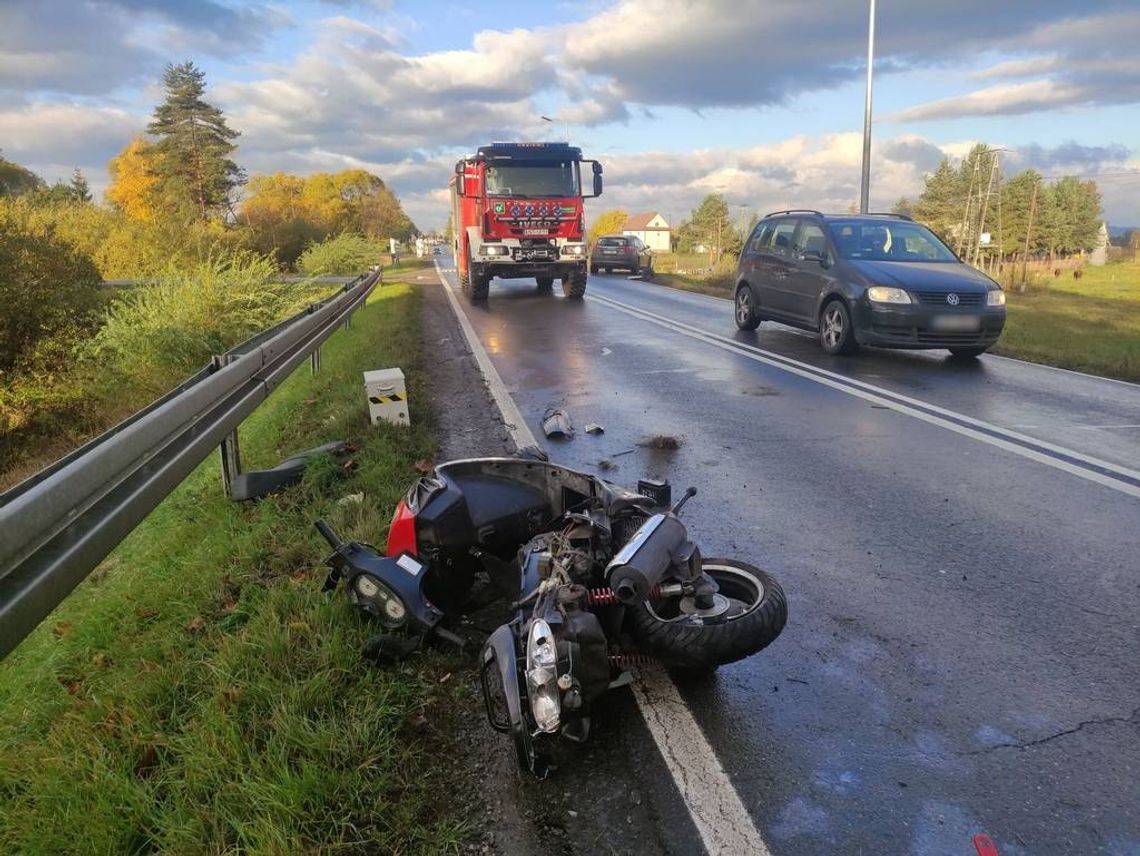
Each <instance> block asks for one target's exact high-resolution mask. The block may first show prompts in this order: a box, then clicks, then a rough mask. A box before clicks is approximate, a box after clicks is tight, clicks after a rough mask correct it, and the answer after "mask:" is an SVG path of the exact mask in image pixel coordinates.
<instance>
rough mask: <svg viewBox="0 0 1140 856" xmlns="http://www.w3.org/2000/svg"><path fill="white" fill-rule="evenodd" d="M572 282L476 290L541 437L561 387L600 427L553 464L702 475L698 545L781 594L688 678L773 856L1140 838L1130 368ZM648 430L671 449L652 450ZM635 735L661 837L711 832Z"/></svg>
mask: <svg viewBox="0 0 1140 856" xmlns="http://www.w3.org/2000/svg"><path fill="white" fill-rule="evenodd" d="M445 275H446V276H447V277H448V279H449V280H450V281H451V283H452V285H454V274H453V273H451V272H447V273H446V274H445ZM555 292H556V294H555V296H553V297H552V296H549V295H542V294H540V293H538V292H537V291H536V290H535V287H534V285H533V284H532V283H530V282H527V281H522V280H520V281H514V282H512V281H502V280H495V281H494V282H493V283H492V287H491V297H490V301H489V302H488V303H487V304H486V305H485V306H478V307H473V306H469V305H466V303H465V301H464V306H465V311H466V312H467V314H468V317H469V318H470V320H471V322H472V324H473V325H474V327H475V329H476V331H477V333H478V335H479V337H480V340H481V341H482V343H483V345H484V346H485V347H486V349H487V351H488V352H489V354H490V356H491V359H492V362H493V363H494V364H495V367H496V368H497V370H498V372H499V373H500V375H501V376H502V378H503V380H504V381H505V383H506V385H507V387H508V389H509V390H510V391H511V394H512V396H513V397H514V399H515V401H516V403H517V404H518V406H519V408H520V410H521V412H522V414H523V416H524V417H525V418H526V420H527V422H528V424H529V425H530V427H531V429H532V430H533V431H534V433H535V434H536V435H539V436H541V430H540V423H541V419H542V415H543V412H544V411H545V410H546V408H548V407H552V406H556V407H563V408H565V409H566V410H567V411H568V412H569V413H570V415H571V416H572V418H573V419H574V421H575V423H576V424H577V425H578V427H579V428H581V427H582V426H584V425H585V424H586V423H588V422H597V423H600V424H601V425H603V426H604V427H605V433H604V434H603V435H600V436H591V435H587V434H585V433H581V432H579V433H578V435H577V436H576V437H575V438H574V439H572V440H569V441H563V442H554V441H547V445H548V448H549V450H550V453H551V457H552V458H553V459H555V460H558V461H561V462H564V463H566V464H567V465H571V466H576V467H579V468H583V469H589V470H593V471H596V472H604V474H605V475H606V477H608V478H611V479H613V480H615V481H619V482H626V483H630V484H632V483H634V482H635V481H636V479H637V478H638V477H639V476H641V475H644V474H653V475H663V476H666V477H668V478H669V480H670V481H671V482H672V483H673V484H674V485H676V486H677V487H678V488H683V487H685V486H687V485H690V484H691V485H695V486H697V487H698V488H699V490H700V494H699V495H698V496H697V497H696V498H695V499H694V500H693V501H692V502H690V503H689V505H688V506H686V510H685V520H686V523H687V525H688V526H689V529H690V532H691V533H692V534H693V536H694V537H695V538H696V540H698V541H699V543H700V544H701V546H702V550H703V552H704V553H705V555H727V556H739V557H741V558H744V559H747V560H750V561H753V562H755V563H757V564H760V565H763V566H765V567H767V568H768V569H769V570H771V571H772V572H773V573H775V574H776V575H777V577H778V578H779V579H780V580H781V581H782V583H783V584H784V586H785V588H786V590H787V592H788V594H789V600H790V609H791V617H790V621H789V625H788V627H787V629H786V630H785V631H784V634H783V635H782V636H781V638H780V639H779V640H778V641H777V642H776V643H775V644H774V645H773V646H772V647H771V648H769V649H768V650H767V651H765V652H763V653H762V654H760V655H759V656H757V657H754V658H750V659H749V660H747V661H744V662H742V663H738V664H734V665H732V666H729V667H725V668H723V669H721V670H720V672H719V673H718V674H717V676H716V678H715V679H714V680H713V681H711V682H708V683H705V684H702V685H697V686H685V687H682V691H683V693H684V696H685V698H686V700H687V701H688V703H689V705H690V707H691V708H692V709H693V711H694V713H695V715H696V717H697V719H698V722H699V724H700V726H701V728H702V729H703V731H704V733H705V735H706V736H707V738H708V740H709V741H710V742H711V744H712V745H713V746H714V747H715V749H716V752H717V755H718V756H719V758H720V760H721V762H722V764H723V766H724V768H725V770H726V772H727V774H728V776H729V778H730V780H731V782H732V785H733V786H734V787H735V789H736V790H737V792H738V793H739V795H740V797H741V799H742V801H743V803H744V805H745V806H746V808H747V810H748V811H749V813H750V814H751V816H752V819H753V821H754V822H755V824H756V826H757V827H758V828H759V829H760V830H761V832H762V833H763V835H764V838H765V839H766V841H767V843H768V846H769V848H770V849H771V851H772V852H773V853H775V854H818V853H824V852H835V853H859V852H886V853H923V854H925V853H938V854H942V853H946V854H952V853H961V854H967V853H972V852H973V848H972V846H971V844H970V839H971V837H972V836H973V835H975V834H977V833H979V832H986V833H988V834H989V835H991V836H992V837H993V838H994V840H995V841H996V842H997V844H998V847H999V850H1000V852H1001V853H1002V854H1018V853H1065V854H1069V853H1082V854H1084V853H1114V854H1117V853H1119V854H1125V853H1127V854H1135V853H1140V479H1138V478H1137V474H1136V473H1135V472H1134V470H1133V469H1130V468H1136V467H1138V466H1140V387H1138V386H1135V385H1131V384H1124V383H1118V382H1113V381H1106V380H1101V379H1096V378H1091V377H1088V376H1084V375H1078V374H1074V373H1067V372H1061V371H1057V370H1053V369H1048V368H1045V367H1040V366H1033V365H1029V364H1025V363H1021V362H1017V361H1013V360H1005V359H1001V358H997V357H992V356H986V357H983V358H982V359H981V360H979V361H978V362H977V363H976V364H974V365H966V366H962V365H959V364H956V363H953V362H950V361H948V360H947V358H946V353H945V352H909V353H907V352H886V351H869V352H865V353H864V354H862V355H861V356H858V357H855V358H832V357H827V356H826V355H824V354H822V352H820V351H819V350H818V348H817V347H816V346H815V343H814V341H813V340H812V339H811V338H810V337H808V336H806V335H804V334H800V333H797V332H795V331H791V330H788V329H786V328H781V327H778V326H775V325H770V324H765V325H762V326H761V327H760V329H759V330H758V331H757V332H756V333H741V332H738V331H736V329H735V327H734V325H733V322H732V310H731V305H730V304H729V303H728V302H726V301H719V300H716V299H713V298H708V297H704V296H701V295H693V294H686V293H682V292H677V291H673V290H671V289H664V288H660V287H655V286H651V285H647V284H645V283H640V282H637V281H632V280H627V279H625V278H622V277H616V276H591V277H590V283H589V289H588V292H587V297H586V300H585V301H582V302H573V301H569V300H565V299H563V298H562V297H561V294H560V293H559V291H558V289H557V288H556V289H555ZM656 434H668V435H673V436H676V437H678V438H680V440H681V442H682V445H681V448H680V449H678V450H676V451H672V452H661V451H654V450H652V449H649V448H645V447H642V446H639V445H637V444H638V443H639V442H641V441H643V440H645V439H646V438H648V437H650V436H652V435H656ZM629 450H632V451H629ZM602 461H608V462H610V463H611V464H612V465H614V466H615V467H616V468H614V469H608V470H602V469H600V467H601V466H602V465H601V462H602ZM622 704H626V703H625V702H622V703H619V707H620V706H621V705H622ZM626 706H627V707H628V704H626ZM621 724H622V725H623V726H624V727H626V728H628V729H632V728H636V725H637V720H636V716H635V715H634V716H628V715H627V716H626V717H625V718H624V719H623V720H622V722H621ZM604 739H605V737H604V734H603V740H604ZM621 739H622V744H621V746H622V749H623V751H627V752H639V753H640V756H639V757H638V758H636V759H634V760H632V761H628V760H627V761H626V762H623V764H622V765H621V769H622V775H623V776H626V777H629V778H630V779H631V780H632V785H631V787H633V788H634V789H636V790H637V791H638V793H642V792H644V793H645V794H647V795H648V797H647V801H648V804H647V806H645V807H644V811H642V812H641V813H640V814H639V817H642V816H643V817H644V818H645V822H647V823H651V824H653V825H655V826H656V828H657V830H658V832H657V834H656V835H654V842H653V849H655V850H660V851H662V852H676V853H690V852H693V851H692V847H693V842H694V837H693V830H692V828H691V826H690V825H689V824H688V822H687V819H686V818H685V817H684V814H683V812H680V811H678V810H677V809H678V806H677V799H676V796H675V794H674V795H671V793H670V790H669V787H668V785H667V784H666V783H663V781H662V773H661V768H660V765H659V764H657V763H656V762H655V761H654V759H653V758H652V757H650V756H651V755H652V752H653V749H652V744H651V743H649V742H648V740H647V738H645V737H644V736H639V735H638V734H636V733H629V734H626V735H625V736H623V737H622V738H621ZM504 751H506V747H504ZM600 787H601V790H602V791H603V792H604V791H605V790H606V787H605V786H604V785H602V786H600ZM623 787H624V786H623ZM630 822H631V823H632V820H631V821H630ZM642 841H644V839H642ZM630 846H631V847H632V848H633V849H635V850H636V849H637V846H636V845H630ZM647 849H648V845H647Z"/></svg>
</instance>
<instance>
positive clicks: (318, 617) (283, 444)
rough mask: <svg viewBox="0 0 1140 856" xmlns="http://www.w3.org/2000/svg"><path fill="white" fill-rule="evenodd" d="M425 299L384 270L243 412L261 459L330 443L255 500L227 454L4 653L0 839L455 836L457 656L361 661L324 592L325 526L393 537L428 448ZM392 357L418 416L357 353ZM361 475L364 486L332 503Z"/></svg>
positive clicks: (184, 841)
mask: <svg viewBox="0 0 1140 856" xmlns="http://www.w3.org/2000/svg"><path fill="white" fill-rule="evenodd" d="M418 311H419V302H418V299H417V295H416V294H414V293H413V292H411V291H410V290H409V288H408V287H407V286H402V285H401V286H385V287H384V289H383V290H382V291H379V292H377V293H376V294H375V295H374V296H373V298H372V299H371V301H370V302H369V305H368V306H367V307H366V308H365V309H364V310H363V311H361V312H360V313H358V314H357V316H356V317H355V319H354V322H353V327H352V329H351V330H350V331H349V332H347V333H346V332H344V331H338V332H337V333H336V334H335V335H334V336H333V337H332V338H331V339H330V340H329V342H328V343H327V344H326V346H325V352H324V355H323V365H322V372H321V374H319V375H317V376H310V374H309V371H308V368H307V367H302V368H301V369H300V370H299V371H298V372H297V373H295V374H294V376H293V377H292V378H290V380H289V381H288V382H287V383H285V384H284V385H283V386H282V387H281V388H280V389H279V390H277V391H276V392H275V393H274V395H273V396H272V398H271V399H270V400H269V401H268V402H266V403H265V404H264V405H263V406H262V407H261V408H260V409H259V410H258V411H257V412H256V413H255V414H254V415H253V416H251V417H250V419H248V420H247V421H246V423H245V424H244V426H243V428H242V433H241V442H242V452H243V459H244V462H245V464H246V466H247V467H257V466H267V465H271V464H273V463H276V462H277V461H278V460H279V459H280V458H282V457H283V456H284V455H286V454H288V453H289V452H293V451H297V450H300V449H304V448H309V447H312V446H314V445H318V444H319V443H321V442H326V441H328V440H330V439H333V438H341V439H346V440H349V441H351V442H353V443H355V444H356V446H357V448H358V452H357V453H356V454H355V456H354V457H355V460H356V461H357V463H358V467H357V468H356V469H355V470H353V471H352V472H346V471H345V470H344V469H342V467H341V466H340V465H339V464H336V463H334V462H332V461H328V462H324V463H323V464H322V465H318V466H314V467H311V468H310V471H309V473H308V474H307V475H306V479H305V481H304V483H303V484H302V485H300V486H298V487H295V488H292V489H290V490H288V491H286V492H285V493H283V494H281V495H280V496H277V497H273V498H270V499H267V500H265V501H262V502H260V503H257V504H247V505H238V504H235V503H232V502H229V501H228V500H227V499H225V498H224V497H223V496H222V494H221V487H220V480H219V476H218V462H217V455H216V454H215V455H214V456H212V457H211V459H209V460H207V461H206V462H204V463H203V465H202V466H201V467H199V468H198V469H197V470H196V471H195V473H194V474H193V475H192V476H191V477H190V478H189V479H188V480H187V481H186V482H184V483H183V485H182V486H181V487H180V488H179V489H178V490H177V491H175V493H174V494H173V495H172V496H171V497H169V498H168V499H167V500H166V501H165V502H164V503H163V504H162V505H161V506H160V507H159V508H158V509H157V510H156V511H155V512H154V513H153V514H152V515H151V516H150V517H149V518H148V519H147V520H146V521H145V522H144V523H143V524H142V525H141V526H140V527H139V528H138V529H136V530H135V532H134V533H133V534H132V535H131V536H130V537H129V538H128V539H127V540H126V541H125V542H124V543H123V544H122V545H120V547H119V548H118V549H117V550H116V551H115V552H114V553H113V554H112V556H111V557H109V559H108V560H107V561H106V562H104V563H103V565H102V566H101V567H100V568H99V569H98V570H97V571H96V572H95V573H94V574H92V576H91V577H90V578H89V579H88V580H87V581H86V582H85V583H84V584H83V585H81V586H80V587H79V589H77V590H76V591H75V592H74V593H73V594H72V595H71V596H70V597H69V598H68V599H67V600H66V601H65V602H64V603H63V604H62V605H61V606H60V608H58V609H57V610H56V612H55V613H54V614H53V615H52V616H51V617H50V618H49V619H48V620H47V621H46V622H45V623H44V624H43V625H41V626H40V627H39V628H38V629H37V630H36V631H35V632H34V633H33V634H32V635H31V636H30V637H29V638H28V639H26V640H25V641H24V643H23V644H22V645H21V646H20V647H19V648H18V649H17V650H16V652H14V653H13V654H12V655H11V656H9V657H8V658H7V660H5V661H3V662H0V852H3V853H21V854H24V853H30V854H36V853H45V854H46V853H51V854H56V853H116V854H117V853H145V852H155V851H161V852H176V853H231V852H251V853H282V854H284V853H299V852H315V851H321V852H375V853H441V852H456V851H457V850H458V849H459V847H460V846H461V842H462V840H463V839H464V837H465V835H466V834H467V827H466V825H465V820H464V818H463V817H462V816H460V815H459V811H458V810H457V809H456V808H455V807H454V802H453V801H451V800H441V799H439V794H440V793H449V792H450V791H449V789H450V788H451V787H452V785H451V782H452V779H451V778H450V777H449V776H448V771H447V770H445V769H444V768H443V767H442V765H441V764H440V763H439V762H438V761H437V760H436V759H435V758H434V748H433V743H436V744H438V743H439V742H440V741H442V740H443V739H445V735H446V734H447V729H448V728H449V725H450V719H449V717H450V714H449V713H448V710H449V709H450V707H449V704H448V702H449V700H450V698H451V696H450V694H451V693H453V692H456V691H457V690H454V689H452V687H453V686H454V685H455V684H456V683H457V682H450V683H448V684H444V685H441V684H440V683H439V681H438V675H439V672H440V670H442V669H445V668H450V667H451V665H453V664H449V663H447V662H445V661H443V660H442V659H441V658H439V657H438V655H432V656H428V657H425V658H423V659H421V660H419V661H417V662H416V663H415V665H406V666H404V667H402V668H401V669H399V670H381V669H375V668H367V667H365V666H364V665H363V664H362V663H361V661H360V658H359V653H358V652H359V648H360V645H361V643H362V642H363V641H364V639H365V638H366V637H367V635H368V634H369V626H368V625H367V624H366V623H365V622H363V621H362V620H360V619H359V618H358V617H357V616H356V615H355V614H354V613H353V611H352V610H351V609H350V607H349V606H348V604H347V602H346V600H345V599H344V597H343V595H342V594H339V593H338V595H337V596H336V597H332V598H330V597H328V596H326V595H322V594H321V592H320V587H321V583H322V581H323V578H324V574H323V569H322V566H321V564H320V563H321V561H322V559H323V557H324V556H325V555H326V554H327V552H328V550H327V547H326V546H325V545H324V543H323V541H321V540H320V539H319V537H318V536H317V534H316V532H315V530H314V529H313V527H312V521H313V519H314V518H316V517H317V516H326V517H328V518H329V519H330V520H331V521H332V522H333V524H334V525H335V526H337V527H338V528H339V529H340V530H341V532H342V534H344V535H345V536H347V537H352V538H358V539H361V540H366V541H370V542H382V541H383V534H384V531H385V528H386V525H387V520H388V517H389V516H390V515H391V510H392V507H393V506H394V504H395V501H396V500H397V498H398V496H399V495H400V494H401V493H402V491H403V490H404V489H405V488H406V487H407V485H408V484H409V483H410V481H411V479H412V478H413V477H414V476H415V475H416V474H415V471H414V469H413V467H412V464H413V462H414V461H416V460H417V459H419V458H422V457H430V456H431V455H432V453H433V450H434V440H433V432H432V429H431V423H430V414H428V413H427V412H426V408H425V406H424V404H423V402H425V400H426V399H425V395H424V390H423V388H422V385H421V384H420V383H419V381H418V378H419V377H420V374H419V371H418V369H419V367H420V366H421V365H422V362H421V360H422V358H421V355H420V354H419V351H418V335H419V323H418ZM390 365H400V366H402V367H403V368H404V371H405V373H407V374H408V376H409V379H410V385H411V389H410V401H411V405H412V408H411V413H412V425H413V427H412V428H410V429H400V428H397V427H394V426H377V427H373V426H370V425H369V424H368V421H367V415H366V409H365V405H364V398H363V394H362V380H361V372H362V371H364V370H366V369H373V368H381V367H384V366H390ZM360 492H363V493H364V495H365V501H364V502H363V503H361V504H347V505H343V506H342V505H338V503H337V502H336V500H337V499H338V498H339V497H343V496H345V495H347V494H353V493H360Z"/></svg>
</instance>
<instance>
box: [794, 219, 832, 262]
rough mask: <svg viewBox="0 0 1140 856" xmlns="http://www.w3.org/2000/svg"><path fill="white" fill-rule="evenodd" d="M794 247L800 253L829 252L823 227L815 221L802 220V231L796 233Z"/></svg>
mask: <svg viewBox="0 0 1140 856" xmlns="http://www.w3.org/2000/svg"><path fill="white" fill-rule="evenodd" d="M794 249H795V251H796V252H797V253H798V254H800V255H803V254H804V253H820V254H822V253H825V252H827V238H825V237H824V235H823V229H822V228H820V227H819V226H818V225H817V224H815V223H808V222H805V221H800V231H799V234H798V235H796V246H795V248H794Z"/></svg>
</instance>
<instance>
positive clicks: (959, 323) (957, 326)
mask: <svg viewBox="0 0 1140 856" xmlns="http://www.w3.org/2000/svg"><path fill="white" fill-rule="evenodd" d="M930 326H931V327H933V328H934V329H935V330H945V331H946V332H948V333H949V332H965V331H970V330H977V329H979V328H980V327H981V326H982V325H981V321H980V320H979V319H978V317H977V316H976V315H935V316H934V319H933V320H932V321H931V322H930Z"/></svg>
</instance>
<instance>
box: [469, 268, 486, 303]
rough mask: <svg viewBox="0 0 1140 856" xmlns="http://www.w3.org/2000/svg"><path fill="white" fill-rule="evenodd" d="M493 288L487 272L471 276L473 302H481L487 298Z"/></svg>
mask: <svg viewBox="0 0 1140 856" xmlns="http://www.w3.org/2000/svg"><path fill="white" fill-rule="evenodd" d="M490 290H491V277H489V276H487V275H486V274H481V275H476V276H473V277H471V294H470V297H471V302H472V303H479V302H481V301H483V300H486V299H487V293H488V292H489V291H490Z"/></svg>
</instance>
